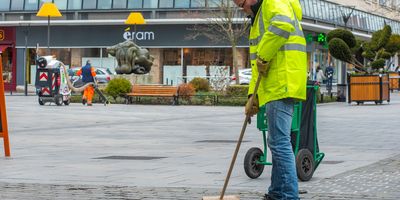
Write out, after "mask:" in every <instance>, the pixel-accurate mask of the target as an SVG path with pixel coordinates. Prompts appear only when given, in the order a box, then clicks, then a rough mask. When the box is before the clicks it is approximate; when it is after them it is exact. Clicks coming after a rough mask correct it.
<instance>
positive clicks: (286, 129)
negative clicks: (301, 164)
mask: <svg viewBox="0 0 400 200" xmlns="http://www.w3.org/2000/svg"><path fill="white" fill-rule="evenodd" d="M293 107H294V101H293V99H281V100H277V101H271V102H269V103H267V105H266V112H267V113H266V114H267V120H268V146H269V148H270V150H271V154H272V173H271V186H270V187H269V189H268V195H269V196H270V197H271V198H272V199H279V200H286V199H288V200H289V199H290V200H292V199H295V200H298V199H299V195H298V193H299V192H298V183H297V174H296V164H295V159H294V153H293V150H292V144H291V142H290V132H291V131H290V129H291V126H292V116H293Z"/></svg>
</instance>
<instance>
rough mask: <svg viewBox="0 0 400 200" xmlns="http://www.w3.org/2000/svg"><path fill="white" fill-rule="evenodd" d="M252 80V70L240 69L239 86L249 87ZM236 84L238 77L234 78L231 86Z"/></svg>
mask: <svg viewBox="0 0 400 200" xmlns="http://www.w3.org/2000/svg"><path fill="white" fill-rule="evenodd" d="M250 80H251V69H250V68H246V69H239V84H240V85H248V84H249V83H250ZM232 84H236V77H235V76H233V77H232V81H231V85H232Z"/></svg>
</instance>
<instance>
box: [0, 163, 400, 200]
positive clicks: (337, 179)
mask: <svg viewBox="0 0 400 200" xmlns="http://www.w3.org/2000/svg"><path fill="white" fill-rule="evenodd" d="M0 188H1V189H0V199H2V200H8V199H10V200H11V199H13V200H17V199H18V200H19V199H21V200H22V199H32V200H36V199H40V200H46V199H79V200H81V199H83V200H85V199H115V200H117V199H132V200H136V199H137V200H139V199H154V200H156V199H163V200H164V199H165V200H168V199H175V200H189V199H201V197H202V196H209V195H218V192H219V190H217V189H196V188H184V187H178V188H174V187H171V188H168V187H160V188H154V187H134V186H98V185H97V186H96V185H51V184H10V183H0ZM301 189H302V190H306V191H307V192H308V193H306V194H302V195H301V199H305V200H306V199H310V200H324V199H334V200H346V199H355V200H362V199H366V200H372V199H376V200H378V199H382V200H398V199H400V155H397V156H395V157H392V158H388V159H385V160H382V161H379V162H377V163H374V164H372V165H369V166H366V167H361V168H358V169H355V170H352V171H348V172H345V173H343V174H339V175H337V176H334V177H332V178H326V179H321V180H320V181H317V182H313V183H311V184H303V186H302V187H301ZM227 194H235V195H239V196H240V197H241V199H243V200H246V199H248V200H251V199H262V193H260V192H255V191H244V190H228V192H227Z"/></svg>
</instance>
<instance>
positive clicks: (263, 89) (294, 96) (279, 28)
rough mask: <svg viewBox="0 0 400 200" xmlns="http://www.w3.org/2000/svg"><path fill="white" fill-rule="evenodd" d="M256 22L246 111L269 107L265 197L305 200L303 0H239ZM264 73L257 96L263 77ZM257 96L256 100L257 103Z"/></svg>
mask: <svg viewBox="0 0 400 200" xmlns="http://www.w3.org/2000/svg"><path fill="white" fill-rule="evenodd" d="M233 1H234V3H235V4H236V5H237V6H239V7H241V8H242V9H243V11H244V12H245V13H247V14H248V15H249V16H250V18H251V21H252V25H251V30H250V36H249V41H250V59H251V66H252V79H251V81H250V85H249V92H248V94H249V101H248V102H247V104H246V108H245V112H246V115H251V116H253V115H255V114H257V112H258V108H259V106H263V105H266V115H267V120H268V146H269V148H270V150H271V154H272V174H271V185H270V187H269V189H268V191H267V192H266V194H265V197H264V199H290V200H292V199H295V200H297V199H299V195H298V183H297V175H296V164H295V158H294V153H293V150H292V145H291V142H290V129H291V124H292V115H293V107H294V103H295V101H299V100H305V99H306V82H307V67H306V64H307V60H306V59H307V54H306V40H305V39H304V35H303V31H302V27H301V25H300V21H301V19H302V10H301V5H300V2H299V1H298V0H233ZM259 74H260V75H261V76H262V79H261V82H260V86H259V88H258V93H257V95H255V96H253V93H254V88H255V84H256V80H257V77H258V75H259ZM253 98H255V100H256V101H254V103H253V101H252V99H253Z"/></svg>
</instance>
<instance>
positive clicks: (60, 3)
mask: <svg viewBox="0 0 400 200" xmlns="http://www.w3.org/2000/svg"><path fill="white" fill-rule="evenodd" d="M67 1H68V0H54V3H55V4H56V5H57V8H58V9H59V10H66V9H67Z"/></svg>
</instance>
